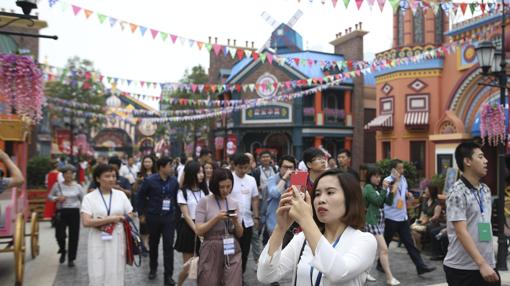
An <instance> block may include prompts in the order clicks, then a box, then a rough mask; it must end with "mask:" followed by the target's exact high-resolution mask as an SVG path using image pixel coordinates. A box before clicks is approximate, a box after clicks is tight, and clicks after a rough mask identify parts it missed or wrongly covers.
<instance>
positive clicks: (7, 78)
mask: <svg viewBox="0 0 510 286" xmlns="http://www.w3.org/2000/svg"><path fill="white" fill-rule="evenodd" d="M0 94H1V95H3V96H4V97H5V99H6V103H7V105H8V106H9V107H11V109H14V111H15V114H18V115H21V116H24V117H28V118H30V119H31V120H32V121H34V122H36V123H37V122H38V121H39V120H41V119H42V111H41V107H42V104H43V103H44V94H43V77H42V72H41V70H40V69H39V68H38V67H37V65H36V64H35V63H34V61H33V59H32V58H31V57H29V56H19V55H14V54H0Z"/></svg>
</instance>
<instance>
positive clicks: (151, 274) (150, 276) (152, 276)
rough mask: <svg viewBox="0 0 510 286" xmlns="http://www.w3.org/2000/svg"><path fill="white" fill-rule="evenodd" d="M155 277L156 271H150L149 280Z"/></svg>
mask: <svg viewBox="0 0 510 286" xmlns="http://www.w3.org/2000/svg"><path fill="white" fill-rule="evenodd" d="M154 279H156V271H152V270H151V271H150V272H149V280H154Z"/></svg>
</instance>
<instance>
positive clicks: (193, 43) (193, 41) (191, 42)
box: [188, 39, 195, 48]
mask: <svg viewBox="0 0 510 286" xmlns="http://www.w3.org/2000/svg"><path fill="white" fill-rule="evenodd" d="M188 43H189V47H190V48H193V45H195V40H193V39H188Z"/></svg>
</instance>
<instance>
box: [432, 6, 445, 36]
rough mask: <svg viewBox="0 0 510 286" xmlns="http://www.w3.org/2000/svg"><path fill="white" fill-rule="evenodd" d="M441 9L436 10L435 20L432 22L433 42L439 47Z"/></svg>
mask: <svg viewBox="0 0 510 286" xmlns="http://www.w3.org/2000/svg"><path fill="white" fill-rule="evenodd" d="M443 13H444V12H443V8H442V7H441V6H439V9H438V10H437V14H436V17H435V18H436V19H435V21H434V29H435V37H434V41H435V44H436V45H441V44H442V43H443V32H444V31H443Z"/></svg>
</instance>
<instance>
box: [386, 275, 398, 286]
mask: <svg viewBox="0 0 510 286" xmlns="http://www.w3.org/2000/svg"><path fill="white" fill-rule="evenodd" d="M386 284H388V285H392V286H393V285H400V281H398V280H397V279H395V277H393V278H391V281H386Z"/></svg>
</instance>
